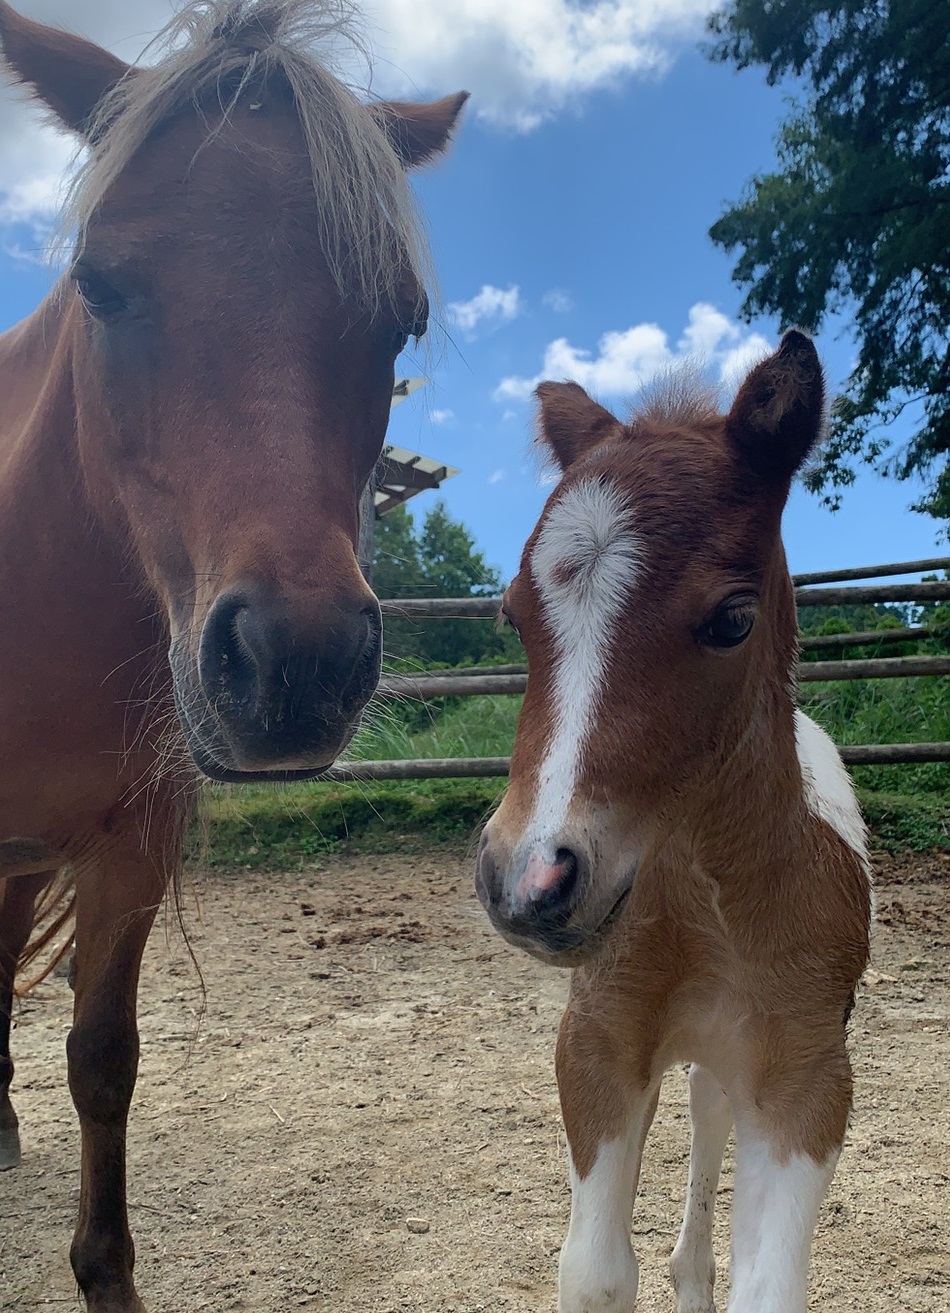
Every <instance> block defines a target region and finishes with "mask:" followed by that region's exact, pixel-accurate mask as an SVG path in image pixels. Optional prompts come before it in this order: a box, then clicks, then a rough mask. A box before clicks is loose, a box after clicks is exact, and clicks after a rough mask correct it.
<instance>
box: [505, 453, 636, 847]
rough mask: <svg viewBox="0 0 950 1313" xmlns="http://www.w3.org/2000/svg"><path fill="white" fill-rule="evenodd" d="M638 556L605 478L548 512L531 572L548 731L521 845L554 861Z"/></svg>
mask: <svg viewBox="0 0 950 1313" xmlns="http://www.w3.org/2000/svg"><path fill="white" fill-rule="evenodd" d="M642 559H643V550H642V546H641V543H640V540H639V538H638V536H637V534H636V533H635V532H634V531H633V528H632V525H631V513H630V507H629V505H628V503H627V501H626V499H625V497H624V496H623V494H622V493H621V492H619V491H618V489H617V488H616V486H615V485H614V484H613V483H611V482H610V481H608V480H606V479H593V478H591V479H585V480H583V481H582V482H580V483H577V484H575V485H574V486H573V487H572V488H569V489H568V490H567V492H566V493H565V494H564V496H563V497H562V498H561V500H560V501H559V502H558V503H557V504H556V505H555V506H554V507H553V508H552V510H551V512H550V514H549V515H548V518H547V519H546V520H545V522H544V527H543V528H542V530H541V533H540V534H539V535H538V541H537V543H536V544H535V547H534V551H533V553H532V556H531V570H532V573H533V574H534V577H535V580H536V582H537V585H538V591H539V593H540V597H541V604H542V606H543V608H544V616H545V620H546V621H547V623H548V625H549V626H550V628H551V632H552V634H553V636H554V643H555V659H554V706H553V723H554V733H553V736H552V738H551V740H550V742H549V744H548V749H547V753H546V755H545V757H544V760H543V761H542V763H541V768H540V771H539V773H538V788H537V795H536V797H535V804H534V812H533V815H532V817H531V821H530V823H529V825H528V827H527V831H526V839H527V840H528V842H529V843H531V844H532V846H537V847H539V848H541V849H542V850H546V849H547V848H551V849H552V851H551V852H550V853H547V856H548V858H549V860H553V857H554V852H553V849H556V848H557V847H558V846H559V839H560V832H561V830H562V827H563V825H564V822H565V820H566V819H567V813H568V809H569V807H570V803H571V799H572V797H573V796H574V789H575V787H576V784H577V776H578V768H579V765H580V760H581V754H582V752H583V750H584V745H585V743H586V741H587V739H588V738H589V736H590V733H591V731H592V730H593V728H594V723H595V718H596V715H597V711H598V708H599V705H600V701H601V697H602V694H603V688H604V681H605V677H606V673H607V665H608V661H609V657H610V645H611V641H612V639H613V635H614V631H615V629H616V624H617V621H618V619H619V617H620V615H621V612H622V611H623V608H624V606H625V604H626V602H627V598H628V597H629V594H630V591H631V589H632V588H633V585H634V583H635V582H636V578H637V572H638V569H639V567H640V565H641V563H642Z"/></svg>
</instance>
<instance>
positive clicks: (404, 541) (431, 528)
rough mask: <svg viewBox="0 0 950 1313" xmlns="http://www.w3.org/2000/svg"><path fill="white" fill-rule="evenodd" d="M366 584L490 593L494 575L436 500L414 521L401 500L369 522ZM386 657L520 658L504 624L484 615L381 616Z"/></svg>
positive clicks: (494, 591)
mask: <svg viewBox="0 0 950 1313" xmlns="http://www.w3.org/2000/svg"><path fill="white" fill-rule="evenodd" d="M373 587H374V589H375V590H376V593H377V594H378V596H380V597H496V596H498V595H499V594H500V593H501V591H502V582H501V575H500V574H499V573H498V571H497V570H496V569H494V568H493V567H492V566H490V565H489V564H488V563H487V561H486V560H485V557H484V556H483V554H482V553H481V552H480V551H478V550H477V549H476V547H475V541H474V539H473V538H472V536H471V534H470V533H469V532H468V530H467V529H466V528H465V526H464V525H463V524H461V523H459V521H458V520H453V519H452V517H451V516H450V515H449V513H448V511H447V510H446V508H445V504H444V502H441V501H440V502H437V503H436V505H435V506H434V507H433V508H432V509H431V510H430V511H428V512H427V513H426V516H425V519H424V520H423V522H422V526H421V528H417V526H416V523H415V520H414V518H413V516H412V514H411V512H410V511H408V510H407V509H406V507H405V506H398V507H395V508H394V509H393V510H391V511H389V512H388V513H387V514H386V515H384V516H383V517H382V519H380V520H378V521H377V523H376V548H375V552H374V557H373ZM383 641H384V647H385V652H386V657H387V659H389V660H390V661H392V660H396V661H400V660H401V661H406V662H409V663H411V664H412V665H413V666H465V665H477V664H478V663H479V662H481V661H486V660H488V661H490V660H499V659H504V658H507V659H508V660H509V661H519V660H523V659H524V654H523V652H522V651H521V648H520V645H519V644H518V643H517V640H516V639H514V638H513V636H512V635H511V633H510V631H506V632H501V631H499V630H498V628H497V627H496V626H495V624H494V623H493V622H492V621H490V620H464V619H463V620H429V621H417V620H402V619H397V618H391V619H387V620H386V622H385V626H384V631H383Z"/></svg>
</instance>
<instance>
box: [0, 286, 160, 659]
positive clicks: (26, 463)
mask: <svg viewBox="0 0 950 1313" xmlns="http://www.w3.org/2000/svg"><path fill="white" fill-rule="evenodd" d="M70 311H71V303H69V302H65V301H64V299H63V297H62V296H60V295H59V294H58V293H57V292H54V293H52V294H51V296H50V297H48V298H47V300H46V301H45V302H44V303H43V305H42V306H40V308H39V309H38V310H37V311H36V312H35V313H34V314H33V315H31V316H30V318H29V319H26V320H24V321H23V323H21V324H19V325H18V326H17V327H16V328H15V329H13V330H12V331H11V332H10V333H8V334H5V335H4V336H3V337H2V338H0V596H2V597H3V598H4V605H5V609H6V611H7V614H11V613H12V614H15V615H16V616H17V617H18V625H19V627H20V632H21V634H22V633H25V632H28V631H29V630H30V628H31V626H32V627H35V630H36V633H37V634H39V633H43V634H45V635H46V636H48V639H49V640H52V641H55V640H56V639H57V638H60V637H62V638H63V639H64V640H68V641H67V650H69V649H72V650H76V647H77V646H78V647H80V648H81V647H82V646H83V645H84V644H87V645H88V640H90V638H91V637H92V636H94V635H95V634H96V633H98V632H100V631H101V629H102V627H103V624H104V623H105V624H106V627H108V628H110V629H111V628H113V627H116V628H117V627H118V626H114V625H113V623H112V617H119V618H120V619H119V624H120V625H127V626H130V627H132V628H133V629H134V626H135V625H136V624H138V626H139V627H138V630H137V632H136V634H135V641H136V642H139V643H140V642H141V635H142V627H141V623H140V622H141V620H142V618H143V616H144V615H145V614H147V613H148V612H149V611H150V610H151V609H152V607H151V605H150V603H149V600H148V599H147V598H146V597H143V596H142V595H141V589H140V588H139V586H138V581H137V580H136V579H135V578H133V577H132V576H131V575H130V565H129V553H128V551H127V547H126V544H125V543H124V542H122V541H119V540H118V538H117V537H116V536H115V535H113V534H110V532H109V531H108V530H106V529H105V527H104V526H103V525H102V523H101V522H100V520H99V519H98V518H97V516H96V515H95V513H94V511H93V508H92V507H91V505H90V503H89V499H88V497H87V493H86V484H85V480H84V478H83V472H82V468H81V463H80V457H79V448H78V443H77V423H76V404H75V397H74V392H73V381H72V359H71V349H70V334H71V333H72V332H73V331H74V329H75V323H74V315H73V314H71V313H70Z"/></svg>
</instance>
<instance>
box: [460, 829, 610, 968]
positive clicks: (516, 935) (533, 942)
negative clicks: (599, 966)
mask: <svg viewBox="0 0 950 1313" xmlns="http://www.w3.org/2000/svg"><path fill="white" fill-rule="evenodd" d="M631 885H632V877H631V879H630V882H629V883H625V884H624V885H623V886H622V888H621V889H620V890H619V891H614V892H613V893H612V894H611V895H610V896H609V901H608V902H607V903H606V904H605V903H604V902H603V897H602V895H601V894H600V893H599V891H598V890H597V889H596V887H595V874H594V872H593V869H592V864H591V861H590V858H589V857H588V855H587V854H586V853H585V852H584V851H583V850H582V849H581V848H580V847H579V846H576V845H575V846H574V847H567V846H564V847H560V848H556V849H554V851H553V852H547V851H544V850H542V849H541V848H534V847H521V848H519V849H517V850H516V851H515V853H514V854H512V855H510V856H508V855H506V854H505V852H504V851H503V847H502V846H501V845H496V843H495V842H494V841H493V838H492V836H491V832H490V830H488V829H486V831H485V833H484V834H483V835H482V840H481V844H480V846H479V851H478V864H477V868H476V873H475V888H476V891H477V893H478V897H479V899H480V901H481V904H482V906H483V907H484V908H485V911H486V912H487V913H488V916H489V919H490V921H491V923H492V925H493V926H494V927H495V929H496V930H497V931H498V933H499V934H500V935H502V937H503V938H505V939H507V940H508V942H509V943H511V944H514V945H515V946H516V947H518V948H523V949H525V950H526V952H528V953H530V954H531V955H532V956H533V957H538V958H540V959H541V960H542V961H544V962H548V963H550V964H552V965H554V966H562V967H573V966H577V965H579V964H580V963H582V962H585V961H587V960H588V959H590V958H591V957H593V956H594V955H595V954H596V953H597V951H598V950H599V948H600V946H601V941H602V939H603V936H604V934H605V933H606V931H607V930H608V929H609V927H610V926H611V925H612V924H613V922H614V920H615V919H616V917H617V916H618V915H619V913H620V910H621V908H622V907H623V904H624V903H625V902H626V899H627V895H628V894H629V892H630V888H631Z"/></svg>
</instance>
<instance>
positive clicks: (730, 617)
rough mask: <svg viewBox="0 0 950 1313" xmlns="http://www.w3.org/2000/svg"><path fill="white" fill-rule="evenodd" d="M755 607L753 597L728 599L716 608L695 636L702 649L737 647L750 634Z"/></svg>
mask: <svg viewBox="0 0 950 1313" xmlns="http://www.w3.org/2000/svg"><path fill="white" fill-rule="evenodd" d="M756 607H757V599H756V598H755V597H751V596H742V597H730V598H729V599H728V600H727V601H725V602H723V603H722V605H721V606H718V607H717V608H716V610H715V611H714V612H713V614H712V615H711V616H710V617H709V619H708V620H707V621H706V623H705V624H704V625H703V626H702V628H701V629H700V631H699V633H698V635H697V638H698V640H699V642H700V643H701V644H702V645H703V646H704V647H714V648H720V649H728V648H731V647H738V646H739V644H740V643H744V642H745V640H746V639H747V638H748V637H749V635H750V634H751V633H752V626H753V625H754V624H755V615H756Z"/></svg>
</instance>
